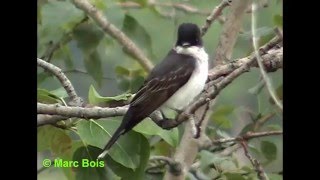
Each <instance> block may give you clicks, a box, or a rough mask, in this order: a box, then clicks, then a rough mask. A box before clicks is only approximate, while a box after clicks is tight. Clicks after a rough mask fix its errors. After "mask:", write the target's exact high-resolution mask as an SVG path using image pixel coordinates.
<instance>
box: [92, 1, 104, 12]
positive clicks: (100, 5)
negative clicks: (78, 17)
mask: <svg viewBox="0 0 320 180" xmlns="http://www.w3.org/2000/svg"><path fill="white" fill-rule="evenodd" d="M91 2H92V5H94V6H95V7H96V8H97V9H99V10H105V9H106V8H107V5H106V1H105V0H92V1H91Z"/></svg>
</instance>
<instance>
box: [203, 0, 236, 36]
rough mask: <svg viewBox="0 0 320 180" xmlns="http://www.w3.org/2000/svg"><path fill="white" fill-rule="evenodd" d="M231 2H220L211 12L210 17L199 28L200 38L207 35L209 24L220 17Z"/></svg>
mask: <svg viewBox="0 0 320 180" xmlns="http://www.w3.org/2000/svg"><path fill="white" fill-rule="evenodd" d="M231 2H232V0H222V2H221V3H220V4H219V5H218V6H217V7H216V8H214V9H213V10H212V12H211V13H210V15H209V16H208V17H207V18H206V23H205V24H204V25H203V26H202V28H201V36H204V35H205V34H206V33H207V31H208V29H209V27H210V26H211V24H212V23H213V22H214V21H215V20H216V19H218V18H219V17H220V16H221V14H222V10H223V9H224V8H225V7H227V6H229V5H230V4H231Z"/></svg>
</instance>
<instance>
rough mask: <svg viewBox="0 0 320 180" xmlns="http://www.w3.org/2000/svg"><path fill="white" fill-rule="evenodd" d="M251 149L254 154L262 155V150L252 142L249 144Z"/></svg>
mask: <svg viewBox="0 0 320 180" xmlns="http://www.w3.org/2000/svg"><path fill="white" fill-rule="evenodd" d="M248 147H249V150H250V151H251V152H252V153H253V155H254V156H259V155H261V152H260V151H259V149H258V148H256V147H255V146H254V145H252V144H251V143H249V144H248Z"/></svg>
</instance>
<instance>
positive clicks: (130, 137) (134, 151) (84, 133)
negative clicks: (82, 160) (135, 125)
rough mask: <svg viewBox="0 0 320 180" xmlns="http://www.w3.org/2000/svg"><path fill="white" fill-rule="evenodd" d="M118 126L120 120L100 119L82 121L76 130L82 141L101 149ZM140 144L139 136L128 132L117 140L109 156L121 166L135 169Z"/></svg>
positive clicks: (137, 163) (137, 162)
mask: <svg viewBox="0 0 320 180" xmlns="http://www.w3.org/2000/svg"><path fill="white" fill-rule="evenodd" d="M119 125H120V120H114V119H100V120H99V122H95V121H93V120H90V121H86V120H82V121H80V122H78V123H77V129H78V133H79V136H80V138H81V139H82V141H84V142H85V143H87V144H89V145H92V146H96V147H99V148H101V149H102V148H103V147H104V146H105V145H106V143H107V142H108V141H109V139H110V138H111V136H112V135H113V133H114V132H115V130H116V129H117V128H118V127H119ZM140 144H141V137H140V135H139V134H138V133H136V132H134V131H130V132H128V133H127V134H125V135H123V136H121V137H120V138H119V140H118V141H117V142H116V143H115V144H114V145H113V146H112V148H111V149H110V151H109V155H110V156H111V158H112V159H113V160H115V161H116V162H118V163H120V164H121V165H123V166H125V167H128V168H131V169H136V168H137V167H138V165H139V163H140V162H139V156H140V155H139V151H140V150H139V147H140Z"/></svg>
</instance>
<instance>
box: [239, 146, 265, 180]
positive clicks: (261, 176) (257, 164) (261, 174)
mask: <svg viewBox="0 0 320 180" xmlns="http://www.w3.org/2000/svg"><path fill="white" fill-rule="evenodd" d="M241 145H242V147H243V150H244V154H245V156H247V158H248V159H249V160H250V162H251V163H252V165H253V167H254V168H255V169H256V172H257V174H258V178H259V179H260V180H267V179H268V178H267V176H266V173H265V172H264V170H263V168H262V166H261V164H260V162H259V161H258V160H257V159H255V158H253V157H252V156H251V154H250V153H249V150H248V145H247V142H246V141H241Z"/></svg>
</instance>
